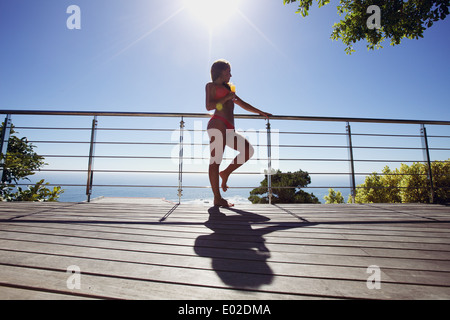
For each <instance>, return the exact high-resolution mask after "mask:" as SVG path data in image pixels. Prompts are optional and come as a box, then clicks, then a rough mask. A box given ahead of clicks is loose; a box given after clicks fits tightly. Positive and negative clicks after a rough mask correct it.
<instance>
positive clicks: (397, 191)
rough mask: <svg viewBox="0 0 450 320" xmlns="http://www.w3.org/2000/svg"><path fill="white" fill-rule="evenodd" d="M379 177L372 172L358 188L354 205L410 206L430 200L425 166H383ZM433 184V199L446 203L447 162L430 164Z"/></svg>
mask: <svg viewBox="0 0 450 320" xmlns="http://www.w3.org/2000/svg"><path fill="white" fill-rule="evenodd" d="M382 173H383V174H382V175H379V174H378V173H376V172H374V173H372V174H371V175H369V176H367V177H366V179H365V181H364V183H363V184H360V185H358V188H357V191H356V197H355V202H356V203H395V202H398V203H411V202H422V203H428V202H429V201H430V185H429V180H428V177H427V175H428V165H427V164H424V163H413V164H412V165H409V166H408V165H406V164H403V163H402V164H401V166H400V168H399V169H395V170H391V169H389V167H388V166H386V167H385V168H384V169H383V171H382ZM431 173H432V176H433V185H434V200H435V201H436V202H438V203H446V202H449V201H450V159H448V160H447V161H434V162H432V163H431Z"/></svg>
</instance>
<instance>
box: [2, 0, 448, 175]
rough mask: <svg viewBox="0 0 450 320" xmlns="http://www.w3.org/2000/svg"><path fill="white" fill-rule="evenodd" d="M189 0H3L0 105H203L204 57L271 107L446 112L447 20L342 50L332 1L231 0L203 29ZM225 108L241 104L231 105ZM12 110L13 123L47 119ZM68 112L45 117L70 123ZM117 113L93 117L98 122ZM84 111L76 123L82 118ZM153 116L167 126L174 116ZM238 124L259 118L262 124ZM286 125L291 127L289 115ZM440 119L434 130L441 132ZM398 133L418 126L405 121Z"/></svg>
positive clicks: (167, 108)
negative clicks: (77, 12) (219, 62)
mask: <svg viewBox="0 0 450 320" xmlns="http://www.w3.org/2000/svg"><path fill="white" fill-rule="evenodd" d="M194 2H195V1H194ZM192 3H193V1H189V0H173V1H163V0H158V1H156V0H151V1H149V0H126V1H125V0H120V1H119V0H96V1H92V0H89V1H88V0H70V1H66V0H58V1H54V0H40V1H31V0H2V1H1V2H0V41H1V50H0V108H1V109H17V110H19V109H35V110H82V111H131V112H138V111H142V112H187V113H205V112H206V110H205V107H204V100H205V97H204V87H205V84H206V83H207V82H208V81H210V75H209V68H210V65H211V64H212V62H213V61H214V60H216V59H218V58H225V59H227V60H228V61H230V62H231V65H232V75H233V78H232V81H233V82H234V83H235V84H236V86H237V92H238V95H239V96H240V97H241V98H243V99H244V100H246V101H247V102H249V103H251V104H252V105H254V106H255V107H258V108H260V109H262V110H264V111H267V112H270V113H272V114H275V115H295V116H297V115H298V116H301V115H306V116H338V117H368V118H372V117H373V118H393V119H426V120H449V119H450V111H449V110H450V109H449V102H448V96H449V93H448V92H449V91H448V88H449V84H450V81H449V80H450V64H449V63H448V52H449V51H450V42H449V41H448V35H449V33H450V20H449V19H447V20H445V21H440V22H438V23H435V24H434V25H433V27H432V28H430V29H429V30H426V31H425V34H424V36H425V37H424V38H423V39H420V40H407V39H405V40H403V42H402V44H401V45H399V46H395V47H392V46H390V45H389V41H386V42H385V43H384V49H380V50H375V51H367V49H366V47H365V46H366V44H365V43H364V42H361V43H358V44H357V45H356V46H355V48H356V52H355V53H353V54H352V55H346V54H345V52H344V48H345V46H344V45H343V44H342V43H341V42H336V41H332V40H331V39H330V34H331V31H332V25H333V23H334V22H337V21H338V20H339V16H338V15H337V12H336V7H335V5H334V4H331V5H327V6H325V7H323V8H318V7H317V4H316V3H314V6H313V8H312V9H311V12H310V15H309V16H308V17H307V18H302V17H301V16H300V15H298V14H296V13H295V11H296V9H297V5H296V4H291V5H283V1H282V0H240V1H238V9H237V11H235V12H234V13H233V14H230V15H229V16H228V17H227V19H226V20H224V21H221V22H220V23H219V24H218V25H216V26H214V27H213V28H210V27H209V26H207V25H206V24H205V23H204V22H203V21H200V18H199V16H198V15H197V14H195V9H193V6H192ZM336 3H337V1H336ZM70 5H78V6H79V7H80V9H81V29H80V30H70V29H68V28H67V27H66V20H67V19H68V18H69V16H70V14H68V13H66V9H67V7H68V6H70ZM197 11H198V10H197ZM236 113H246V112H245V111H243V110H241V109H238V107H237V108H236ZM16 119H17V120H16V121H15V122H14V123H15V124H16V125H18V123H19V124H20V122H22V124H23V125H30V124H32V125H36V124H38V122H45V121H50V120H48V118H46V119H45V120H40V119H39V120H37V119H36V118H35V117H34V118H33V117H16ZM51 119H53V118H51ZM75 119H77V118H61V119H58V120H56V122H55V123H57V124H58V125H59V126H68V125H74V123H76V121H78V120H75ZM122 120H123V119H104V120H103V119H102V120H101V125H104V126H108V125H111V126H116V125H118V124H119V125H120V124H121V123H122V122H123V121H122ZM128 120H129V119H127V121H128ZM90 121H91V119H86V118H84V119H83V120H80V123H81V122H83V126H85V127H88V126H89V125H90V124H89V122H90ZM129 121H134V120H129ZM139 121H140V120H139ZM139 121H138V120H136V121H135V122H132V125H136V126H138V123H139ZM157 121H159V122H158V125H161V124H168V125H170V126H172V125H175V126H176V125H177V121H178V120H171V119H170V120H162V119H161V120H160V119H158V120H157ZM143 125H144V126H146V125H147V124H143ZM241 125H242V127H244V128H248V127H252V128H256V129H259V128H264V123H261V124H257V125H256V124H255V123H254V122H253V123H250V124H248V125H247V123H246V122H245V121H241V122H239V123H238V127H239V126H241ZM124 126H129V124H128V125H125V124H124ZM191 126H192V124H191ZM283 126H284V124H280V125H278V127H277V126H276V125H275V128H280V127H282V128H284V127H283ZM321 126H322V127H321ZM367 127H370V126H366V125H359V127H358V125H356V130H358V128H360V129H361V130H365V129H367ZM293 128H295V129H297V130H298V128H299V125H298V123H296V124H295V125H293ZM301 128H302V129H304V130H308V128H311V130H316V131H317V130H318V131H320V129H321V128H327V129H329V130H331V131H333V130H334V131H339V132H345V127H344V125H343V124H339V125H338V126H337V125H336V126H335V124H332V125H329V124H320V125H319V124H318V123H302V124H301ZM335 128H336V129H335ZM441 129H442V128H440V129H439V130H438V131H436V132H439V133H444V134H448V133H449V130H448V128H444V129H445V130H444V131H442V130H441ZM383 130H384V129H380V131H383ZM406 131H408V132H414V133H415V134H417V133H418V129H417V128H416V127H414V128H413V129H411V130H410V129H409V128H408V129H407V130H406ZM25 132H26V131H24V133H25ZM30 134H31V133H30ZM44 138H46V137H45V136H44V137H43V138H42V137H41V138H40V139H44ZM100 138H101V137H100ZM36 139H38V140H39V138H36ZM115 139H117V136H116V137H115ZM124 139H125V138H124ZM309 139H314V137H309ZM296 142H298V140H296ZM312 143H313V144H314V141H312ZM337 143H340V144H344V145H345V143H346V142H345V140H343V141H342V142H337ZM447 143H448V141H447V140H445V139H444V140H441V141H440V142H439V143H438V144H437V145H438V146H441V145H445V144H447ZM325 144H326V142H325ZM40 148H41V149H40V150H42V152H44V151H45V150H46V146H45V145H42V146H40ZM70 148H73V146H71V147H70ZM112 151H114V150H112V149H111V148H110V149H108V150H107V151H105V152H107V153H111V152H112ZM52 152H53V153H54V151H53V150H52V151H49V153H52ZM44 153H45V152H44ZM441 157H443V158H445V159H446V158H448V152H447V153H445V155H442V154H440V155H437V156H436V158H441ZM419 160H420V159H419ZM83 161H84V160H83ZM55 166H57V165H55ZM312 170H314V169H312ZM324 170H326V169H324Z"/></svg>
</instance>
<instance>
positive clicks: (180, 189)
mask: <svg viewBox="0 0 450 320" xmlns="http://www.w3.org/2000/svg"><path fill="white" fill-rule="evenodd" d="M183 129H184V121H183V117H181V121H180V153H179V155H178V204H180V203H181V197H182V196H183V193H182V192H183Z"/></svg>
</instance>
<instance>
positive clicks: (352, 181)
mask: <svg viewBox="0 0 450 320" xmlns="http://www.w3.org/2000/svg"><path fill="white" fill-rule="evenodd" d="M346 129H347V140H348V154H349V159H350V187H351V193H352V203H355V199H356V183H355V162H354V160H353V144H352V130H351V128H350V123H349V122H347V126H346Z"/></svg>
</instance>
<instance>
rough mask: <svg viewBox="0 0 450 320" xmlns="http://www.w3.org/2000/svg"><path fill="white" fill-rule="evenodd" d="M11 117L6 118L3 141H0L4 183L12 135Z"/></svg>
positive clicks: (0, 164) (0, 172) (1, 175)
mask: <svg viewBox="0 0 450 320" xmlns="http://www.w3.org/2000/svg"><path fill="white" fill-rule="evenodd" d="M11 126H12V124H11V115H10V114H7V115H6V118H5V122H4V123H3V127H2V134H1V138H0V139H1V141H0V177H1V179H2V183H4V182H5V181H6V170H5V164H6V153H7V151H8V142H9V137H10V135H11Z"/></svg>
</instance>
